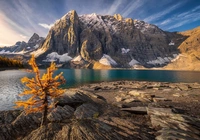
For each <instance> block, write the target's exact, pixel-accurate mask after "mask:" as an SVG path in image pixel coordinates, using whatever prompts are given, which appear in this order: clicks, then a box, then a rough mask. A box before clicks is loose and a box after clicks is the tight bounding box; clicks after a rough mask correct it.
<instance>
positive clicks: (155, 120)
mask: <svg viewBox="0 0 200 140" xmlns="http://www.w3.org/2000/svg"><path fill="white" fill-rule="evenodd" d="M147 113H148V115H149V116H150V120H151V124H152V126H153V127H154V128H155V129H157V130H158V132H157V137H156V139H158V140H164V139H191V140H193V139H194V140H197V139H200V136H199V133H200V119H197V118H193V117H189V116H186V115H182V114H176V113H174V111H173V109H171V108H154V107H148V108H147Z"/></svg>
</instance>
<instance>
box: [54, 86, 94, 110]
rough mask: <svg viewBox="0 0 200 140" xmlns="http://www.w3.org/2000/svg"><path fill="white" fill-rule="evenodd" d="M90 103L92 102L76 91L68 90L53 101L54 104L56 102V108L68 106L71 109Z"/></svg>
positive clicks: (86, 96)
mask: <svg viewBox="0 0 200 140" xmlns="http://www.w3.org/2000/svg"><path fill="white" fill-rule="evenodd" d="M91 101H92V100H91V98H90V97H89V96H88V95H86V94H84V93H83V92H80V91H76V90H68V91H66V92H65V93H64V94H63V95H62V96H61V97H58V98H56V99H55V100H54V102H56V106H65V105H69V106H71V107H73V108H76V107H78V106H80V105H82V104H83V103H86V102H91Z"/></svg>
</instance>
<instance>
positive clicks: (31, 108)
mask: <svg viewBox="0 0 200 140" xmlns="http://www.w3.org/2000/svg"><path fill="white" fill-rule="evenodd" d="M29 65H30V66H31V67H32V70H30V72H32V73H34V74H35V77H34V78H28V77H24V78H22V79H21V82H22V83H23V84H25V85H26V88H25V89H24V91H23V92H22V93H21V94H19V95H20V96H24V95H29V98H28V99H27V100H25V101H17V102H15V103H16V106H15V108H20V107H23V108H24V111H25V113H26V114H29V113H36V112H42V113H43V115H42V120H41V126H42V125H43V124H46V122H47V113H48V111H49V110H50V109H51V108H53V107H54V105H55V102H53V101H52V100H53V99H54V98H56V97H59V96H61V95H62V94H63V93H64V89H60V88H59V86H60V85H61V84H64V83H65V79H64V77H63V76H62V74H63V73H60V74H58V75H57V76H55V77H53V73H54V71H55V70H56V65H55V63H53V62H52V63H51V65H50V67H49V68H47V72H46V73H44V74H43V76H42V77H41V76H40V71H39V69H38V66H37V64H36V62H35V58H34V56H32V57H31V59H30V60H29Z"/></svg>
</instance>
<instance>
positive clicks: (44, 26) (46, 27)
mask: <svg viewBox="0 0 200 140" xmlns="http://www.w3.org/2000/svg"><path fill="white" fill-rule="evenodd" d="M38 25H40V26H42V27H43V28H45V29H51V27H52V26H53V25H54V24H49V25H48V24H45V23H39V24H38Z"/></svg>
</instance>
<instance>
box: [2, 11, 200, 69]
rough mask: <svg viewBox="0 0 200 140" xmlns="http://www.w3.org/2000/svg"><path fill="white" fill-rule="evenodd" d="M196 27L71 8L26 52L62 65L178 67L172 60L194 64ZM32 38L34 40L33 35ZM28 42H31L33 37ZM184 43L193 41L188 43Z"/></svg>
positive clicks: (41, 62) (197, 58) (196, 44)
mask: <svg viewBox="0 0 200 140" xmlns="http://www.w3.org/2000/svg"><path fill="white" fill-rule="evenodd" d="M198 30H199V29H194V30H191V31H186V32H167V31H163V30H162V29H160V28H159V27H157V26H156V25H153V24H149V23H146V22H144V21H140V20H137V19H131V18H123V17H122V16H121V15H120V14H115V15H113V16H111V15H98V14H95V13H92V14H85V15H78V14H77V13H76V11H75V10H72V11H69V12H68V13H67V14H65V15H64V16H63V17H61V18H60V19H58V20H57V21H56V22H55V24H54V25H53V26H52V27H51V29H50V30H49V33H48V34H47V36H46V38H45V39H44V40H42V41H41V42H40V43H37V44H38V45H37V48H34V49H33V50H32V51H29V52H28V53H26V55H27V56H28V55H29V56H30V55H31V54H34V55H35V56H36V58H37V61H38V62H39V63H40V64H41V65H46V63H48V62H52V61H54V62H56V63H59V64H62V67H66V68H94V69H96V68H97V69H101V68H103V69H107V68H144V67H145V68H164V69H176V68H177V69H180V67H182V66H181V65H180V64H179V61H177V60H179V58H180V57H182V56H187V57H186V59H190V60H191V61H186V60H184V61H180V63H183V62H187V63H190V64H191V65H192V62H195V65H198V63H199V58H200V54H199V53H198V52H197V51H196V49H198V40H197V39H196V41H193V40H194V38H195V37H197V38H198V34H197V33H199V32H198ZM33 36H35V38H38V35H36V34H34V35H33ZM191 36H193V37H191ZM29 41H30V42H29ZM29 41H28V43H29V44H31V41H33V42H34V39H31V38H30V40H29ZM185 42H188V43H189V44H191V43H190V42H196V43H195V45H194V47H188V46H186V45H184V44H186V43H185ZM25 46H26V45H25ZM26 47H27V46H26ZM22 48H23V47H22ZM1 50H2V49H1ZM1 50H0V52H1ZM176 63H177V64H176ZM172 65H173V66H172ZM179 65H180V66H179ZM183 69H191V68H187V66H184V68H183Z"/></svg>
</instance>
